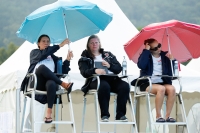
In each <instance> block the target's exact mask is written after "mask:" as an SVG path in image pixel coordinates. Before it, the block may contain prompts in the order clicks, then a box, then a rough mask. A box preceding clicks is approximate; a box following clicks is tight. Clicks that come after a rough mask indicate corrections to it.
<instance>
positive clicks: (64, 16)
mask: <svg viewBox="0 0 200 133" xmlns="http://www.w3.org/2000/svg"><path fill="white" fill-rule="evenodd" d="M65 18H66V15H65V13H64V11H63V21H64V24H65V26H64V27H65V33H66V38H69V36H68V31H67V25H66V21H65ZM68 49H69V50H70V43H69V44H68Z"/></svg>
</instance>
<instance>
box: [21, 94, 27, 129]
mask: <svg viewBox="0 0 200 133" xmlns="http://www.w3.org/2000/svg"><path fill="white" fill-rule="evenodd" d="M26 102H27V98H26V96H25V97H24V109H23V113H22V122H21V129H20V133H22V132H23V128H24V115H25V110H26Z"/></svg>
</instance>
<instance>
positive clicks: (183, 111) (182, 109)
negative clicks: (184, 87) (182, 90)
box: [177, 94, 190, 133]
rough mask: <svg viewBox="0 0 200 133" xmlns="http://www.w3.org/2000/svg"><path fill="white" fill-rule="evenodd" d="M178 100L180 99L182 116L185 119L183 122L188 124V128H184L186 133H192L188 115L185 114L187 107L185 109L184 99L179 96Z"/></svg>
mask: <svg viewBox="0 0 200 133" xmlns="http://www.w3.org/2000/svg"><path fill="white" fill-rule="evenodd" d="M177 96H178V99H179V105H180V106H181V107H180V108H181V114H182V118H183V122H185V123H186V126H184V130H185V132H186V133H190V132H189V127H188V122H187V117H186V113H185V107H184V103H183V98H182V94H178V95H177Z"/></svg>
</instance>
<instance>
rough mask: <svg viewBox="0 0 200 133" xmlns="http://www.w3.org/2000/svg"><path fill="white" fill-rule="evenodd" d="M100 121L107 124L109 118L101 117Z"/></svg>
mask: <svg viewBox="0 0 200 133" xmlns="http://www.w3.org/2000/svg"><path fill="white" fill-rule="evenodd" d="M101 121H102V122H109V117H108V116H103V117H102V118H101Z"/></svg>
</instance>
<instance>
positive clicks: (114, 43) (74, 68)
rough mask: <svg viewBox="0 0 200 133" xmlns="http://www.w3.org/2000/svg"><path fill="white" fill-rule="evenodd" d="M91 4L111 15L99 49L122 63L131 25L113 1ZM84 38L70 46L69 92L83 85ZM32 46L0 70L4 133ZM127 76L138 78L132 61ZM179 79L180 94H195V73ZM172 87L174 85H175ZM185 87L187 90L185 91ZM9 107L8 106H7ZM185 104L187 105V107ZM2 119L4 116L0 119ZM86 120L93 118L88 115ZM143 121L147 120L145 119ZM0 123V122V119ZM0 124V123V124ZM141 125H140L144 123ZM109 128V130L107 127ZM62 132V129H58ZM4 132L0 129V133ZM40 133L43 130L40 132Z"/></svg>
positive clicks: (133, 31) (76, 98)
mask: <svg viewBox="0 0 200 133" xmlns="http://www.w3.org/2000/svg"><path fill="white" fill-rule="evenodd" d="M89 1H91V2H94V3H97V4H98V5H99V6H100V7H101V8H103V9H104V10H106V11H107V12H110V13H112V14H113V20H112V22H111V23H110V24H109V25H108V27H107V28H106V29H105V31H103V32H100V33H98V34H97V35H98V36H99V37H100V39H101V43H102V47H103V48H104V49H105V50H107V51H111V52H112V53H113V54H114V55H116V57H117V59H118V61H119V62H122V60H123V56H126V54H125V52H124V48H123V44H125V43H126V42H127V41H129V40H130V39H131V38H132V37H133V36H134V35H135V34H136V33H138V31H137V29H136V28H135V27H134V26H133V25H132V23H131V22H130V21H129V20H128V18H127V17H126V16H125V15H124V14H123V12H122V11H121V9H120V8H119V7H118V5H117V4H116V2H115V0H89ZM86 42H87V38H83V39H81V40H79V41H77V42H74V43H71V46H70V47H71V49H72V50H73V53H74V58H73V59H72V61H71V66H70V67H71V71H70V72H69V75H70V77H71V80H72V82H74V83H75V84H74V87H73V89H74V90H76V89H80V88H81V86H82V85H83V84H84V78H82V76H81V75H80V74H79V69H78V59H79V58H80V55H81V52H82V51H83V50H84V49H85V48H86ZM36 47H37V46H36V44H30V43H29V42H27V41H25V42H24V43H23V44H22V45H21V46H20V48H19V49H18V50H17V51H16V52H15V53H14V54H13V55H12V56H11V57H10V58H9V59H7V60H6V61H5V62H4V63H3V64H2V65H1V66H0V81H1V82H0V113H1V115H2V114H3V113H5V112H8V113H9V114H10V115H9V116H10V117H12V119H11V121H12V122H11V124H12V125H9V126H8V127H10V128H8V129H5V130H6V131H8V132H12V133H14V132H15V117H14V116H15V112H16V105H15V90H16V89H17V88H19V87H20V85H21V81H22V79H23V77H24V76H25V74H26V71H27V69H28V66H29V53H30V51H31V50H32V49H33V48H36ZM67 51H68V48H67V46H65V47H64V48H62V49H60V50H59V51H58V52H57V53H56V55H58V56H62V57H63V58H65V57H66V55H67ZM126 59H127V62H128V74H130V75H133V76H132V79H133V78H136V77H138V75H139V70H138V68H137V65H136V64H134V63H133V62H132V61H129V60H128V57H127V56H126ZM180 75H181V76H182V77H183V80H182V81H183V86H184V87H183V90H184V91H190V92H194V91H198V86H199V83H200V82H198V81H199V80H200V77H199V76H198V75H199V74H198V73H196V72H192V71H191V70H189V69H187V68H185V67H184V66H183V67H182V71H181V72H180ZM175 85H176V83H175ZM186 86H187V87H186ZM72 98H73V103H77V104H74V112H75V113H74V114H75V122H76V127H77V132H80V125H81V113H82V112H80V111H82V105H80V104H82V98H83V96H82V93H81V92H79V93H77V92H75V93H73V92H72ZM8 103H9V104H8ZM188 104H189V103H188ZM88 108H93V105H89V106H88ZM2 116H5V115H2ZM90 117H94V116H93V115H91V116H90ZM146 118H147V117H146ZM1 120H2V119H1ZM142 121H145V122H146V121H147V119H142V120H141V122H142ZM1 122H2V121H0V123H1ZM145 122H144V123H145ZM90 124H93V125H92V126H93V127H95V126H94V121H91V122H90ZM139 125H140V128H139V129H140V131H145V127H146V125H145V124H139ZM109 128H112V127H109ZM62 129H63V128H62ZM1 130H2V131H3V130H4V129H3V128H1V124H0V131H1ZM43 130H44V131H46V130H45V128H43ZM128 131H129V129H127V128H123V130H122V129H120V132H128Z"/></svg>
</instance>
